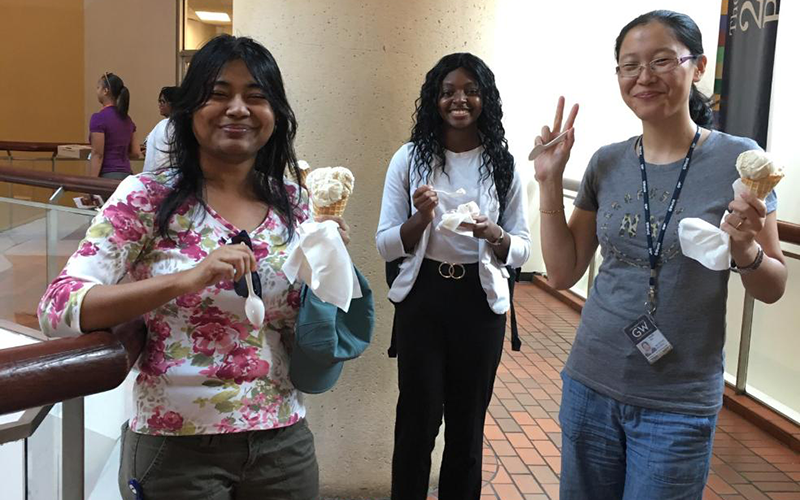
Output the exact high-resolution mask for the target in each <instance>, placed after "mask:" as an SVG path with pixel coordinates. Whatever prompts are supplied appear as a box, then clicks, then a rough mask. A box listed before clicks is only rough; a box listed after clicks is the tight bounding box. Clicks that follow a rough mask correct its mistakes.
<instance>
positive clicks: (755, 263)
mask: <svg viewBox="0 0 800 500" xmlns="http://www.w3.org/2000/svg"><path fill="white" fill-rule="evenodd" d="M756 246H757V247H758V253H757V254H756V259H755V260H754V261H753V263H752V264H750V265H749V266H746V267H739V266H737V265H736V261H734V260H733V259H731V271H733V272H735V273H738V274H748V273H752V272H753V271H755V270H756V269H758V267H759V266H760V265H761V263H762V262H763V261H764V249H763V248H761V245H759V244H758V243H756Z"/></svg>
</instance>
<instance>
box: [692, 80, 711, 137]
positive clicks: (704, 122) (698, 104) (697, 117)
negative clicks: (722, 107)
mask: <svg viewBox="0 0 800 500" xmlns="http://www.w3.org/2000/svg"><path fill="white" fill-rule="evenodd" d="M712 103H713V99H711V98H710V97H706V95H705V94H703V93H702V92H700V91H699V90H697V86H696V85H695V84H692V92H691V93H690V94H689V115H690V116H691V117H692V121H693V122H695V123H696V124H697V125H699V126H701V127H704V128H712V126H713V124H714V115H713V113H712V111H711V105H712Z"/></svg>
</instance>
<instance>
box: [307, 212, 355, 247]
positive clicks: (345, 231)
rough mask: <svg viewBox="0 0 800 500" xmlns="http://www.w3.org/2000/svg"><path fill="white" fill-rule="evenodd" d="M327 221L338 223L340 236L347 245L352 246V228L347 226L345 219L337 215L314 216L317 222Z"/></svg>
mask: <svg viewBox="0 0 800 500" xmlns="http://www.w3.org/2000/svg"><path fill="white" fill-rule="evenodd" d="M326 220H332V221H333V222H335V223H337V224H338V225H339V234H340V235H341V236H342V241H344V244H345V245H348V244H350V226H348V225H347V223H346V222H345V221H344V219H343V218H341V217H337V216H335V215H315V216H314V221H315V222H324V221H326Z"/></svg>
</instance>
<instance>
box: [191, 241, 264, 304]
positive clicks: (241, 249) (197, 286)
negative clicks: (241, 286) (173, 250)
mask: <svg viewBox="0 0 800 500" xmlns="http://www.w3.org/2000/svg"><path fill="white" fill-rule="evenodd" d="M255 268H256V257H255V255H254V254H253V251H252V250H250V248H248V247H247V245H244V244H241V245H226V246H223V247H220V248H217V249H216V250H214V251H213V252H211V253H210V254H208V255H207V256H206V258H205V259H203V260H202V261H201V262H200V264H198V265H197V266H195V267H194V268H192V269H190V270H188V271H184V272H183V273H181V274H182V275H183V276H182V281H183V286H182V288H183V289H184V290H185V292H184V293H193V292H197V291H200V290H202V289H204V288H206V287H209V286H212V285H216V284H217V283H219V282H220V281H223V280H233V281H239V280H240V279H241V278H242V277H243V276H244V275H245V273H249V272H252V270H254V269H255Z"/></svg>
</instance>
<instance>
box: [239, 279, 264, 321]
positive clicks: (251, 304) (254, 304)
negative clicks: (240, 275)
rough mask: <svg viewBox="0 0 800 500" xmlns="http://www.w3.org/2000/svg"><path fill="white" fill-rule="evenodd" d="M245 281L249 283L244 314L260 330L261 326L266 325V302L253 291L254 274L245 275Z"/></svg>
mask: <svg viewBox="0 0 800 500" xmlns="http://www.w3.org/2000/svg"><path fill="white" fill-rule="evenodd" d="M244 280H245V281H246V282H247V300H246V301H245V303H244V313H245V315H246V316H247V319H248V320H249V321H250V323H252V324H253V326H255V327H256V328H260V327H261V324H262V323H264V314H265V311H264V302H263V301H262V300H261V299H260V298H258V295H256V292H254V291H253V273H247V274H245V276H244Z"/></svg>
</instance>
